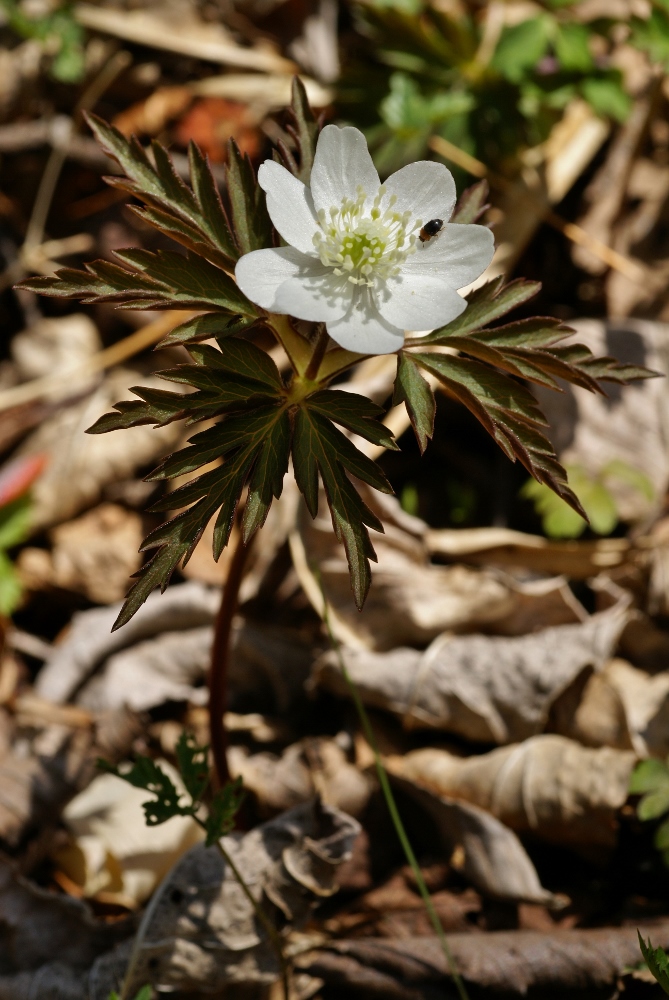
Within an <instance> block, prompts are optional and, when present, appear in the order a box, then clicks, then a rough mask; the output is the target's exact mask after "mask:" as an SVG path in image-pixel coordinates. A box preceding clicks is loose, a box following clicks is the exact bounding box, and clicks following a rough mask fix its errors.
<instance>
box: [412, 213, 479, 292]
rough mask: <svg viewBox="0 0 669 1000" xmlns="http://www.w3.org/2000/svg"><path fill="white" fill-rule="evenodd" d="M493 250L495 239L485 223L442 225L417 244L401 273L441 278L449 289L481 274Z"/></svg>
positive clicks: (466, 282) (462, 284) (465, 283)
mask: <svg viewBox="0 0 669 1000" xmlns="http://www.w3.org/2000/svg"><path fill="white" fill-rule="evenodd" d="M494 252H495V240H494V237H493V235H492V233H491V232H490V230H489V229H488V228H487V227H486V226H474V225H459V224H458V223H450V225H448V226H444V228H443V229H442V230H441V232H440V233H438V234H437V236H435V237H434V238H433V239H431V240H430V241H429V243H422V244H421V243H419V244H418V247H417V250H416V253H415V254H412V255H411V257H407V259H406V260H405V261H404V263H403V264H402V274H405V275H406V276H407V277H408V278H411V277H412V276H413V275H416V274H423V275H433V276H435V277H440V278H442V279H443V280H444V281H445V282H447V283H448V284H449V285H450V286H451V288H464V287H465V285H468V284H469V283H470V281H474V280H475V279H476V278H478V277H479V275H481V274H483V272H484V271H485V269H486V267H487V266H488V264H489V263H490V261H491V260H492V256H493V253H494Z"/></svg>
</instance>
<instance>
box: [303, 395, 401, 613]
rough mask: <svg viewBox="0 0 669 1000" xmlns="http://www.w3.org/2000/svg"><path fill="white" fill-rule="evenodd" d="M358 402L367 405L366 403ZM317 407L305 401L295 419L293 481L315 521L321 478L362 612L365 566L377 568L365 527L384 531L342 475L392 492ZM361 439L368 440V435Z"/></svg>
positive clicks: (366, 586)
mask: <svg viewBox="0 0 669 1000" xmlns="http://www.w3.org/2000/svg"><path fill="white" fill-rule="evenodd" d="M320 395H324V394H320ZM362 402H363V403H367V404H368V405H369V401H368V400H362ZM321 407H322V402H321ZM321 407H319V406H318V405H317V406H314V407H312V406H311V405H310V400H309V399H307V400H305V403H304V404H303V405H302V406H301V407H300V409H299V410H298V412H297V413H296V415H295V427H294V434H293V447H292V453H293V465H294V468H295V479H296V481H297V485H298V487H299V489H300V492H301V493H302V495H303V496H304V499H305V501H306V504H307V507H308V509H309V512H310V514H311V516H312V517H315V516H316V514H317V513H318V474H319V473H320V475H321V478H322V480H323V486H324V488H325V495H326V497H327V501H328V506H329V508H330V514H331V517H332V526H333V528H334V531H335V535H336V536H337V539H338V541H340V542H342V543H343V545H344V548H345V550H346V557H347V559H348V564H349V570H350V573H351V584H352V587H353V594H354V597H355V601H356V604H357V606H358V608H362V606H363V604H364V602H365V598H366V596H367V592H368V590H369V586H370V583H371V571H370V567H369V560H370V559H372V560H374V562H376V553H375V552H374V548H373V546H372V543H371V541H370V538H369V532H368V531H367V527H370V528H375V529H376V531H381V532H382V531H383V525H382V523H381V521H379V519H378V518H377V517H376V515H375V514H373V513H372V511H371V510H370V509H369V507H367V505H366V504H365V503H364V501H363V500H362V499H361V497H360V495H359V494H358V492H357V491H356V489H355V488H354V487H353V485H352V483H351V481H350V480H349V478H348V476H347V475H346V473H347V472H349V473H351V474H352V475H354V476H356V477H357V478H358V479H362V480H363V482H366V483H368V484H369V485H370V486H373V487H374V488H375V489H377V490H381V491H382V492H384V493H392V487H391V486H390V484H389V483H388V481H387V480H386V478H385V476H384V475H383V473H382V472H381V469H380V468H379V467H378V466H377V465H376V463H375V462H372V461H371V459H369V458H367V457H366V456H365V455H363V454H362V452H360V451H358V449H357V448H355V447H354V445H352V444H351V442H350V441H349V440H348V438H346V437H344V435H343V434H342V433H341V431H338V430H337V429H336V428H335V427H334V426H333V424H332V423H331V422H330V421H329V420H328V419H326V418H325V417H323V416H322V415H321V413H320V412H319V409H321ZM365 436H366V437H367V438H368V440H371V438H370V437H369V435H365Z"/></svg>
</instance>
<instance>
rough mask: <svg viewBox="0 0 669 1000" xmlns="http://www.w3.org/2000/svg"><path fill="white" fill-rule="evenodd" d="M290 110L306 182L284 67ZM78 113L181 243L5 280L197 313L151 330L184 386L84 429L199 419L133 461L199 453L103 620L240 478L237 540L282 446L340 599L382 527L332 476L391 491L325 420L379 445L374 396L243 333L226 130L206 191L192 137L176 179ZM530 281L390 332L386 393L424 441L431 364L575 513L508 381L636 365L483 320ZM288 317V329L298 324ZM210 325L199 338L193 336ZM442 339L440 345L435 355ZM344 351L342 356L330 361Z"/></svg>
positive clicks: (247, 219)
mask: <svg viewBox="0 0 669 1000" xmlns="http://www.w3.org/2000/svg"><path fill="white" fill-rule="evenodd" d="M290 118H291V121H290V123H289V124H288V126H287V129H288V132H289V133H290V134H291V136H292V137H293V140H294V143H295V151H294V152H293V151H291V150H289V149H288V148H287V146H285V145H282V146H281V148H280V154H281V158H283V161H284V163H285V165H286V166H287V168H288V169H290V170H291V171H292V172H293V173H294V174H296V176H298V177H300V178H301V179H303V180H305V181H307V180H308V178H309V175H310V172H311V166H312V163H313V158H314V152H315V148H316V137H317V132H318V125H317V123H316V122H315V120H314V117H313V114H312V112H311V109H310V108H309V105H308V102H307V98H306V93H305V91H304V87H303V86H302V84H301V83H300V82H299V80H296V81H295V82H294V85H293V102H292V108H291V110H290ZM90 125H91V128H92V129H93V131H94V132H95V135H96V137H97V139H98V141H99V142H100V144H101V145H102V148H103V149H104V150H105V151H106V152H107V153H108V154H109V155H110V156H112V157H114V158H115V159H116V160H117V161H118V163H119V164H120V166H121V167H122V169H123V171H124V175H125V176H123V177H120V178H119V177H111V178H107V180H108V182H109V183H110V184H112V185H114V186H115V187H118V188H121V189H122V190H124V191H127V192H128V193H129V194H131V195H132V196H133V197H135V198H137V199H139V200H140V201H142V202H143V207H140V206H134V207H133V210H134V211H135V212H136V213H137V214H138V215H139V216H140V217H141V218H142V219H143V220H144V221H145V222H147V223H149V224H150V225H152V226H154V227H155V228H156V229H158V230H159V231H160V232H162V233H164V234H167V235H169V236H171V237H172V238H173V239H174V240H175V241H176V242H177V243H180V244H181V245H182V247H184V248H185V250H186V253H185V254H184V253H181V252H174V251H166V250H161V251H158V252H151V251H148V250H140V249H129V250H124V251H118V252H117V253H116V257H117V259H118V261H119V262H120V263H118V264H117V263H110V262H109V261H96V262H94V263H92V264H87V265H86V267H85V269H84V270H74V269H71V268H65V269H63V270H61V271H59V272H58V273H57V275H56V276H55V277H40V278H34V279H32V280H30V281H26V282H24V283H23V287H24V288H28V289H30V290H32V291H35V292H40V293H42V294H46V295H54V296H61V297H63V298H78V299H81V300H83V301H84V302H87V303H96V302H112V303H115V304H116V305H117V306H119V307H121V308H125V309H174V308H182V309H193V310H197V311H198V312H199V313H200V315H194V316H193V317H191V318H189V319H188V320H186V322H184V323H182V324H181V325H180V326H178V327H177V328H176V329H175V330H173V331H172V332H171V333H170V334H169V336H168V337H167V338H166V339H165V340H164V341H163V342H162V344H163V345H165V344H176V343H179V344H183V345H184V346H185V347H186V349H187V350H188V352H189V354H190V357H191V363H189V364H184V365H179V366H178V367H176V368H173V369H171V370H169V371H164V372H162V373H160V374H161V375H162V377H163V378H164V379H166V380H167V381H170V382H174V383H177V384H179V385H181V386H187V387H189V388H190V389H191V390H193V391H188V392H183V391H177V392H172V391H168V390H158V389H154V388H146V387H137V388H135V389H133V390H132V391H133V392H134V393H135V394H136V395H137V396H138V397H139V399H138V400H131V401H128V400H126V401H123V402H120V403H118V404H117V405H116V407H115V411H114V412H113V413H108V414H106V415H105V416H103V417H102V418H101V419H100V420H98V421H97V423H96V424H95V425H94V426H93V427H92V428H90V433H94V434H100V433H104V432H107V431H112V430H117V429H120V428H125V427H134V426H136V425H138V424H154V425H156V426H160V425H163V424H166V423H169V422H171V421H174V420H184V421H185V422H186V424H187V425H188V424H195V423H197V422H199V421H211V420H212V419H215V420H216V422H215V423H214V424H213V425H212V426H209V427H208V428H207V429H206V430H202V431H200V432H199V433H196V434H195V435H194V436H193V437H192V438H191V439H190V441H189V443H188V445H187V447H185V448H183V449H181V450H180V451H178V452H176V453H175V454H173V455H171V456H169V457H168V458H166V459H165V460H164V462H163V463H162V464H161V465H160V466H159V468H158V469H156V470H155V471H154V472H153V473H152V474H151V475H150V476H149V477H148V478H149V479H152V480H170V479H174V478H176V477H178V476H183V475H186V474H192V473H194V472H197V470H200V469H202V468H203V467H205V466H209V468H208V469H207V471H205V472H202V473H201V474H199V475H197V476H196V477H195V478H193V479H191V480H190V481H188V482H187V483H185V484H184V485H182V486H180V487H179V488H178V489H176V490H174V491H173V492H172V493H170V494H167V495H165V496H164V497H162V498H161V499H160V500H159V501H158V502H157V503H156V504H154V507H153V510H154V511H161V512H162V511H175V510H177V511H178V513H177V514H176V516H173V517H171V518H170V519H169V520H167V521H166V522H165V523H163V524H162V525H160V526H159V527H158V528H156V529H155V530H154V531H152V532H151V533H150V534H149V535H148V537H147V538H146V539H145V540H144V543H143V550H144V551H146V550H152V549H155V552H154V554H153V556H152V557H151V558H150V559H149V560H148V561H147V562H146V563H145V565H144V566H143V567H142V569H141V570H140V572H139V574H138V575H137V577H138V578H137V580H136V582H135V584H134V585H133V587H132V588H131V590H130V592H129V594H128V597H127V599H126V602H125V604H124V606H123V609H122V611H121V614H120V615H119V618H118V620H117V622H116V625H115V628H118V627H119V626H121V625H123V624H124V623H125V622H127V621H128V620H129V619H130V618H131V617H132V615H133V614H134V613H135V611H136V610H137V609H138V607H139V606H140V605H141V604H142V603H143V601H145V600H146V598H147V597H148V595H149V593H150V592H151V591H152V590H153V589H154V588H155V587H157V586H160V587H161V588H162V589H163V590H164V589H165V587H166V586H167V584H168V583H169V580H170V577H171V575H172V573H173V571H174V570H175V568H176V567H177V566H178V565H180V564H181V565H183V563H185V562H187V560H188V559H189V558H190V556H191V554H192V552H193V550H194V548H195V546H196V545H197V543H198V541H199V540H200V538H201V537H202V534H203V532H204V530H205V527H206V526H207V524H208V523H209V521H210V520H211V519H212V518H215V524H214V542H213V547H214V557H215V558H216V559H218V558H219V556H220V554H221V552H222V550H223V548H224V547H225V545H226V544H227V543H228V539H229V537H230V532H231V529H232V525H233V521H234V518H235V515H236V511H237V508H238V506H239V502H240V499H241V497H242V494H243V493H244V490H245V489H247V488H248V496H247V500H246V504H245V506H244V512H243V516H242V535H243V538H244V540H245V541H248V540H249V539H250V538H251V536H252V535H253V533H254V532H255V531H257V530H258V529H259V528H260V527H261V526H262V525H263V523H264V521H265V518H266V517H267V513H268V511H269V508H270V506H271V504H272V501H273V499H274V498H278V497H279V496H280V495H281V490H282V486H283V480H284V477H285V474H286V472H287V471H288V465H289V460H290V458H291V457H292V462H293V468H294V471H295V479H296V481H297V485H298V487H299V489H300V490H301V492H302V494H303V496H304V499H305V501H306V504H307V507H308V508H309V511H310V512H311V514H312V516H315V515H316V512H317V509H318V493H319V480H320V482H322V484H323V487H324V492H325V496H326V498H327V502H328V505H329V508H330V513H331V516H332V523H333V527H334V530H335V533H336V535H337V538H338V539H339V540H340V541H341V542H342V543H343V544H344V547H345V549H346V556H347V559H348V563H349V568H350V573H351V584H352V588H353V593H354V596H355V600H356V603H357V605H358V607H362V605H363V603H364V600H365V597H366V595H367V591H368V589H369V586H370V582H371V572H370V566H369V561H370V560H375V559H376V556H375V554H374V549H373V547H372V543H371V541H370V538H369V532H368V528H370V527H371V528H374V529H375V530H377V531H383V525H382V524H381V522H380V521H379V519H378V518H377V517H376V516H375V515H374V514H373V512H372V511H371V510H370V509H369V508H368V507H367V506H366V504H365V503H364V502H363V500H362V499H361V497H360V495H359V493H358V492H357V490H356V489H355V487H354V485H353V483H352V482H351V478H350V477H354V478H356V479H360V480H362V481H363V482H364V483H367V484H368V485H369V486H372V487H374V488H375V489H378V490H381V491H383V492H387V493H390V492H392V490H391V487H390V485H389V483H388V481H387V479H386V478H385V476H384V474H383V472H382V471H381V469H380V468H379V466H378V465H376V464H375V463H374V462H372V461H371V460H370V459H368V458H367V457H366V456H365V455H364V454H363V453H362V452H361V451H359V450H358V449H357V448H356V447H355V446H354V445H353V443H352V442H351V441H350V439H349V438H348V437H347V436H346V435H345V434H344V433H343V432H342V430H341V429H340V428H344V429H345V430H347V431H350V432H351V433H353V434H356V435H359V436H360V437H362V438H364V439H366V440H367V441H369V442H371V443H372V444H374V445H377V446H382V447H384V448H396V447H397V445H396V444H395V442H394V439H393V436H392V434H391V433H390V431H388V430H387V428H386V427H385V426H384V425H383V424H382V423H381V422H380V419H379V418H380V417H381V416H382V414H383V410H382V409H381V407H379V406H376V405H375V404H374V403H372V402H370V401H369V400H367V399H365V398H364V397H362V396H360V395H358V394H353V393H347V392H343V391H341V390H333V389H328V388H327V387H326V386H327V382H328V380H329V378H331V377H332V376H331V375H330V376H329V377H328V378H323V379H321V380H320V381H319V380H318V379H316V380H315V381H313V382H309V383H308V384H307V382H306V381H305V380H306V374H305V373H302V376H301V377H300V378H298V377H297V375H294V376H286V377H284V376H282V374H281V373H280V372H279V370H278V369H277V367H276V365H275V364H274V362H273V361H272V360H271V358H270V357H269V355H268V354H267V353H266V352H265V351H264V350H262V349H261V348H260V347H258V346H257V345H256V344H254V343H253V342H252V340H251V339H250V337H251V336H252V335H253V334H254V333H255V332H256V331H257V330H258V329H259V328H260V327H261V326H262V325H263V323H264V322H265V320H266V317H265V315H264V313H263V312H262V310H259V309H258V308H257V307H256V306H255V305H253V304H252V303H251V302H249V301H248V299H246V297H245V296H244V295H243V294H242V293H241V292H240V290H239V289H238V287H237V285H236V283H235V281H234V279H233V277H232V274H231V272H232V270H233V268H234V264H235V261H236V260H237V259H238V258H239V257H240V255H242V254H245V253H248V252H250V251H252V250H255V249H259V248H263V247H267V246H270V245H271V242H272V232H271V225H270V221H269V218H268V215H267V210H266V207H265V199H264V194H263V192H262V190H261V188H260V187H259V186H258V184H257V181H256V178H255V175H254V171H253V168H252V165H251V162H250V160H249V159H248V157H242V156H241V154H240V152H239V150H238V149H237V147H236V146H235V144H234V142H231V143H230V145H229V151H228V165H227V178H226V181H227V182H226V185H225V202H224V201H223V200H222V199H221V197H220V195H219V192H218V190H217V187H216V184H215V182H214V179H213V176H212V174H211V170H210V168H209V165H208V163H207V161H206V159H205V158H204V157H203V156H202V154H201V153H200V151H199V150H198V149H197V147H196V146H194V145H191V148H190V154H189V155H190V180H191V185H190V187H189V186H188V185H187V184H186V183H185V182H184V181H183V180H182V179H181V178H180V177H179V176H178V175H177V174H176V172H175V170H174V168H173V166H172V163H171V161H170V158H169V156H168V155H167V153H166V151H165V150H164V149H163V147H162V146H160V144H158V143H155V142H154V143H153V144H152V147H151V155H150V156H149V154H148V153H147V152H146V151H145V150H144V149H143V148H142V146H141V145H140V144H139V142H138V141H137V140H136V139H131V140H127V139H126V138H125V137H124V136H123V135H121V133H120V132H118V131H117V130H116V129H115V128H113V127H112V126H110V125H108V124H106V123H105V122H103V121H101V120H100V119H96V118H91V119H90ZM486 197H487V187H486V186H485V185H484V184H478V185H475V186H474V187H473V188H470V189H469V191H467V192H465V194H464V195H463V197H462V199H461V200H460V203H459V205H458V208H457V209H456V213H455V215H454V216H453V221H454V222H459V223H467V222H474V221H476V219H477V218H478V217H479V216H480V215H481V213H482V212H483V211H484V210H485V207H486V206H485V201H486ZM538 287H539V286H538V285H537V284H535V283H531V282H525V281H515V282H512V283H511V284H510V285H507V286H504V285H503V282H502V279H496V280H495V281H493V282H489V283H488V284H487V285H485V286H484V287H483V288H480V289H478V290H477V291H475V292H472V293H471V294H470V295H469V296H468V301H469V306H468V308H467V310H466V311H465V312H464V313H463V314H462V316H460V317H459V318H458V319H456V320H454V321H453V322H452V323H450V324H449V325H448V326H446V327H443V328H442V329H441V330H436V331H434V332H433V333H431V334H430V335H429V336H427V337H423V338H420V339H413V340H409V341H407V344H406V347H405V349H404V350H403V351H401V352H399V356H398V373H397V380H396V383H395V401H396V402H399V401H404V402H405V403H406V405H407V408H408V411H409V414H410V416H411V421H412V423H413V426H414V429H415V431H416V435H417V437H418V441H419V444H420V447H421V450H424V449H425V447H426V445H427V442H428V440H429V438H430V437H431V436H432V433H433V429H434V415H435V400H434V394H433V391H432V388H431V387H430V385H429V384H428V382H427V381H426V379H425V378H424V374H423V373H428V374H430V375H432V376H433V377H434V378H435V379H436V380H437V381H438V382H439V383H440V384H441V386H442V388H443V389H444V390H445V391H446V392H448V393H449V394H451V395H452V396H454V397H455V398H457V399H458V400H460V401H461V402H462V403H464V405H465V406H467V407H468V408H469V409H470V410H471V411H472V412H473V413H474V414H475V416H476V417H477V418H478V419H479V420H480V421H481V423H482V424H483V425H484V426H485V427H486V429H487V430H488V431H489V432H490V434H491V435H492V436H493V437H494V438H495V440H496V441H497V442H498V443H499V445H500V446H501V447H502V448H503V450H504V451H505V452H506V454H507V455H508V456H509V457H510V458H511V459H515V458H520V460H521V461H522V462H523V463H524V464H525V465H526V467H527V468H528V470H529V471H530V472H531V473H532V475H533V476H535V478H537V479H538V480H539V481H540V482H543V483H546V484H548V485H549V486H551V487H552V488H553V489H554V490H556V492H557V493H559V495H560V496H562V497H563V498H564V499H565V500H566V501H567V502H568V503H569V504H571V505H572V506H573V507H574V509H575V510H578V511H579V513H582V511H581V508H580V505H579V503H578V500H577V499H576V497H575V495H574V494H573V492H572V491H571V490H570V489H569V487H568V485H567V479H566V473H565V472H564V469H563V468H562V466H561V465H560V464H559V462H558V460H557V457H556V455H555V453H554V451H553V448H552V446H551V444H550V443H549V441H548V439H547V438H546V436H545V435H544V433H543V432H542V428H543V427H544V426H545V423H546V422H545V420H544V418H543V415H542V413H541V411H540V410H539V407H538V405H537V403H536V401H535V400H534V398H533V396H532V395H531V394H530V392H529V391H528V389H527V388H526V387H525V384H524V383H525V382H526V381H530V382H537V383H538V384H541V385H547V386H550V387H551V388H558V387H559V386H558V382H557V381H556V379H562V380H566V381H568V382H572V383H574V384H576V385H581V386H584V387H586V388H588V389H592V390H599V386H598V383H597V380H598V379H610V380H613V381H617V382H626V381H629V380H630V379H633V378H645V377H648V376H649V375H651V374H652V373H650V372H648V371H647V370H646V369H641V368H634V367H632V366H625V365H619V364H617V362H615V361H614V360H613V359H611V358H594V357H593V356H592V354H591V353H590V352H589V351H588V350H587V348H584V347H580V346H571V345H570V346H567V347H564V346H559V342H560V341H562V340H563V339H564V338H565V337H566V336H568V334H569V333H571V331H570V330H569V329H568V328H567V327H565V326H563V325H562V324H561V323H559V322H558V321H557V320H553V319H543V318H539V319H529V320H521V321H519V322H516V323H510V324H507V325H506V326H499V327H491V326H490V324H491V323H494V322H495V321H497V320H498V319H500V318H501V317H503V316H504V315H506V313H508V312H509V310H511V309H512V308H514V307H515V306H517V305H520V304H522V303H524V302H526V301H527V300H528V299H529V298H530V297H531V296H532V295H533V294H534V293H535V292H536V291H537V289H538ZM293 332H294V336H295V337H296V338H297V339H298V340H300V338H301V335H300V334H298V333H297V331H293ZM212 339H213V340H214V341H215V343H216V344H217V345H218V346H217V347H214V346H212V345H211V344H207V345H202V344H201V341H204V340H212ZM435 347H436V348H439V350H437V351H435ZM303 348H304V350H302V348H301V350H302V353H304V351H306V352H307V354H308V353H309V351H310V348H309V344H308V342H307V341H306V340H305V341H304V345H303ZM444 348H446V349H449V348H450V350H447V352H446V353H443V351H444ZM335 353H336V352H331V354H328V355H326V359H327V358H328V357H332V356H333V355H334V354H335ZM341 353H343V354H346V352H341ZM353 362H354V356H353V357H350V358H349V359H347V362H346V364H351V363H353ZM326 368H327V366H326ZM330 370H331V369H330Z"/></svg>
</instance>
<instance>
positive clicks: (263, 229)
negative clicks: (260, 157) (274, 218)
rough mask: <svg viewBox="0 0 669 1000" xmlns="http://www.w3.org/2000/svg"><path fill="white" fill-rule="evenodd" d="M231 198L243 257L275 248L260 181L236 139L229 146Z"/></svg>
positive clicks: (236, 234)
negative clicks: (253, 252)
mask: <svg viewBox="0 0 669 1000" xmlns="http://www.w3.org/2000/svg"><path fill="white" fill-rule="evenodd" d="M226 176H227V178H228V197H229V199H230V209H231V215H232V225H233V228H234V231H235V236H236V238H237V245H238V247H239V252H240V254H245V253H250V252H251V251H252V250H260V249H262V248H263V247H268V246H271V245H272V224H271V222H270V219H269V215H268V214H267V208H266V206H265V194H264V192H263V190H262V188H261V187H260V186H259V184H258V182H257V181H256V177H255V173H254V170H253V166H252V164H251V160H250V159H249V156H248V154H247V155H244V156H243V155H242V154H241V152H240V151H239V147H238V146H237V143H236V142H235V140H234V139H231V140H230V142H229V143H228V166H227V171H226Z"/></svg>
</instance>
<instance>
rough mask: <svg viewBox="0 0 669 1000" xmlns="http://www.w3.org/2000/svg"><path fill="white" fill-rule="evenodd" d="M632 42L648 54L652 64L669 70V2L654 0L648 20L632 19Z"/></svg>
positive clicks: (666, 0)
mask: <svg viewBox="0 0 669 1000" xmlns="http://www.w3.org/2000/svg"><path fill="white" fill-rule="evenodd" d="M630 42H631V43H632V45H634V46H635V47H636V48H638V49H641V50H642V51H643V52H647V53H648V55H649V57H650V59H651V60H652V62H655V63H658V64H659V65H660V66H662V68H663V69H664V70H665V71H666V70H669V2H668V0H653V2H652V4H651V11H650V15H649V17H648V18H645V19H644V18H641V17H636V16H635V17H632V18H631V20H630Z"/></svg>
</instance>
